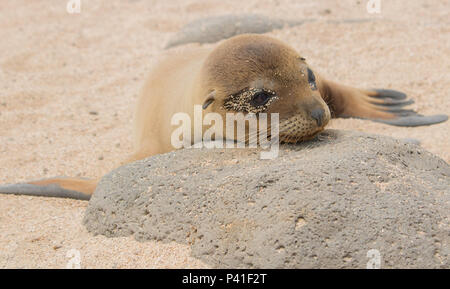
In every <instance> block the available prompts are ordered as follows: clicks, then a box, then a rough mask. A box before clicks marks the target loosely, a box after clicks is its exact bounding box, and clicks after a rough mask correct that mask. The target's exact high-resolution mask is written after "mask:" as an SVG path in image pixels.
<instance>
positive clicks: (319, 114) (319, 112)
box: [311, 108, 325, 126]
mask: <svg viewBox="0 0 450 289" xmlns="http://www.w3.org/2000/svg"><path fill="white" fill-rule="evenodd" d="M324 116H325V110H324V109H323V108H316V109H313V110H312V111H311V117H312V118H313V119H315V120H316V121H317V125H318V126H322V123H323V118H324Z"/></svg>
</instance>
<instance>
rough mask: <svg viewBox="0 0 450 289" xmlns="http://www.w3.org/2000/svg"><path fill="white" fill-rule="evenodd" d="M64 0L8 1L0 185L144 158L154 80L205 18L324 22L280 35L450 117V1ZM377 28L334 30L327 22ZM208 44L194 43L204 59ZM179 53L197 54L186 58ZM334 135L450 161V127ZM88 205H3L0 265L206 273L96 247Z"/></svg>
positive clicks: (355, 79)
mask: <svg viewBox="0 0 450 289" xmlns="http://www.w3.org/2000/svg"><path fill="white" fill-rule="evenodd" d="M428 2H429V1H425V0H423V1H419V0H414V1H408V2H405V1H400V0H397V1H393V0H390V1H383V0H381V4H382V6H381V13H380V14H369V13H367V11H366V3H367V1H363V0H361V1H350V0H344V1H331V0H321V1H298V0H286V1H281V0H278V1H260V0H249V1H235V0H230V1H221V0H208V1H206V0H202V1H198V0H197V1H194V0H187V1H181V0H176V1H162V0H160V1H144V0H140V1H139V0H128V1H119V0H116V1H111V0H108V1H107V0H102V1H100V0H82V10H81V13H80V14H69V13H67V11H66V1H61V0H51V1H50V0H35V1H28V0H4V1H1V2H0V15H1V17H0V39H1V41H0V51H1V53H0V183H15V182H21V181H25V180H33V179H40V178H45V177H52V176H61V175H65V176H81V177H89V178H92V177H98V176H101V175H103V174H105V173H107V172H108V171H110V170H111V169H113V168H114V167H115V166H116V164H117V163H119V161H120V160H122V159H124V158H126V156H127V154H128V153H130V152H131V149H132V133H131V132H132V119H133V110H134V104H135V101H136V98H137V96H138V94H139V91H140V89H141V87H142V85H143V81H144V79H145V76H146V75H147V73H148V72H149V70H150V68H151V66H152V64H153V63H154V62H155V61H156V60H157V59H158V56H160V55H161V53H163V52H164V49H163V47H164V46H165V44H166V43H167V41H168V40H169V39H170V38H171V37H172V36H173V35H174V33H175V32H176V31H177V30H178V29H179V28H180V27H182V25H184V24H186V23H187V22H189V21H191V20H194V19H197V18H199V17H204V16H211V15H221V14H224V13H233V12H236V11H237V10H238V11H240V12H245V13H260V14H265V15H270V16H272V17H286V18H289V19H303V18H316V19H318V21H317V22H314V23H307V24H305V25H302V26H299V27H293V28H284V29H282V30H278V31H274V32H272V33H270V35H273V36H275V37H277V38H279V39H281V40H283V41H285V42H287V43H289V44H291V45H292V46H293V47H295V48H296V49H297V50H298V51H299V52H300V53H301V54H302V55H303V56H305V57H306V58H307V61H308V62H309V63H310V64H311V65H312V66H313V67H314V68H315V69H316V70H317V71H320V72H321V73H322V74H323V75H325V76H326V77H328V78H330V79H333V80H337V81H340V82H343V83H346V84H349V85H354V86H359V87H363V88H364V87H365V88H370V87H383V88H393V89H398V90H401V91H404V92H406V93H407V94H408V95H409V96H410V97H412V98H413V99H415V101H416V103H415V104H413V105H412V106H411V107H412V108H414V109H416V110H418V111H419V112H421V113H423V114H438V113H449V112H450V102H449V101H448V95H447V94H448V91H450V89H449V88H450V77H449V71H450V57H449V51H450V29H449V27H450V20H449V19H450V17H449V16H450V15H449V14H450V9H449V7H448V1H433V5H431V4H428ZM351 18H358V19H361V18H363V19H370V20H371V21H368V22H363V23H353V24H350V23H342V24H333V23H330V22H327V20H337V19H340V20H344V19H351ZM195 46H198V45H197V44H191V45H188V47H195ZM175 49H179V50H182V49H186V46H184V47H179V48H175ZM330 128H337V129H349V130H359V131H366V132H369V133H378V134H383V135H388V136H393V137H396V138H416V139H418V140H420V141H421V143H422V146H423V147H424V148H426V149H427V150H429V151H431V152H433V153H435V154H437V155H438V156H440V157H441V158H443V159H444V160H446V161H447V162H449V161H450V146H449V145H448V144H449V141H450V134H449V129H450V122H446V123H443V124H439V125H434V126H429V127H417V128H400V127H393V126H388V125H383V124H379V123H374V122H369V121H365V120H355V119H337V120H333V121H332V122H331V124H330ZM86 206H87V202H83V201H73V200H58V199H46V198H35V197H20V196H0V267H1V268H65V267H66V265H67V262H68V261H69V260H71V258H70V257H67V256H66V254H67V252H68V251H70V250H71V249H76V250H78V251H79V252H80V255H81V262H80V265H81V267H82V268H130V267H131V268H134V267H149V268H180V267H188V266H189V267H192V268H199V267H205V266H206V265H205V264H204V263H202V262H200V261H198V260H195V259H192V258H190V257H189V248H188V247H186V246H183V245H179V244H174V243H173V244H162V243H158V242H147V243H138V242H136V241H134V240H133V239H132V238H116V239H107V238H105V237H102V236H92V235H90V234H89V233H88V232H87V231H86V230H85V229H84V227H83V226H82V225H81V220H82V217H83V212H84V210H85V208H86Z"/></svg>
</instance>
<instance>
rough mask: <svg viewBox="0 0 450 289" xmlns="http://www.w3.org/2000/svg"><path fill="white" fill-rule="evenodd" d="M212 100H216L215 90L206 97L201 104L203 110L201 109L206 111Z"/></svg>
mask: <svg viewBox="0 0 450 289" xmlns="http://www.w3.org/2000/svg"><path fill="white" fill-rule="evenodd" d="M214 100H216V91H215V90H213V91H211V92H210V93H209V94H208V96H207V97H206V100H205V102H204V103H203V106H202V108H203V109H207V108H208V106H209V105H210V104H211V103H213V102H214Z"/></svg>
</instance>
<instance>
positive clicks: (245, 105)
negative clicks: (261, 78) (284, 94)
mask: <svg viewBox="0 0 450 289" xmlns="http://www.w3.org/2000/svg"><path fill="white" fill-rule="evenodd" d="M259 93H265V94H267V95H269V96H270V97H269V98H268V100H267V101H265V102H264V103H262V104H261V105H258V104H257V103H256V102H255V100H254V97H255V96H257V95H258V94H259ZM278 98H279V97H278V96H277V95H276V94H275V92H274V91H272V90H269V89H257V88H247V89H244V90H242V91H240V92H238V93H235V94H232V95H230V96H229V97H228V98H227V99H226V100H225V101H224V104H223V108H224V109H226V110H230V111H236V112H244V113H260V112H264V111H265V110H267V108H268V107H269V106H270V105H271V104H272V103H273V102H274V101H276V100H277V99H278Z"/></svg>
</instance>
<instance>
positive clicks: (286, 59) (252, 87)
mask: <svg viewBox="0 0 450 289" xmlns="http://www.w3.org/2000/svg"><path fill="white" fill-rule="evenodd" d="M405 98H406V95H405V94H403V93H401V92H397V91H393V90H362V89H358V88H353V87H349V86H345V85H341V84H338V83H335V82H331V81H328V80H326V79H324V78H323V77H321V76H320V75H319V74H317V73H316V72H315V70H314V69H312V68H311V67H310V66H309V65H308V64H307V62H306V60H305V58H303V57H302V56H300V55H299V54H298V53H297V52H296V51H295V50H294V49H293V48H291V47H289V46H288V45H287V44H284V43H283V42H281V41H279V40H277V39H274V38H271V37H268V36H263V35H256V34H247V35H239V36H235V37H233V38H230V39H228V40H225V41H223V42H222V43H221V44H219V45H218V46H216V47H215V48H213V49H197V50H193V51H187V52H184V53H182V54H178V55H171V56H169V57H167V58H166V59H165V60H163V61H162V62H161V63H160V64H159V65H158V66H157V67H156V68H155V69H154V70H153V72H152V74H151V75H150V77H149V79H148V80H147V82H146V84H145V86H144V89H143V91H142V94H141V96H140V99H139V101H138V105H137V111H136V115H135V127H134V128H135V134H134V136H135V153H134V154H133V155H132V156H131V157H130V158H129V159H127V160H126V161H125V162H123V163H122V164H124V163H127V162H132V161H135V160H139V159H143V158H146V157H149V156H152V155H155V154H162V153H166V152H169V151H172V150H174V148H173V146H172V144H171V134H172V132H173V130H174V129H175V128H174V127H173V126H172V125H171V118H172V116H173V115H174V114H176V113H179V112H183V113H186V114H188V115H189V116H191V119H193V113H194V109H193V108H194V105H202V107H203V109H204V112H215V113H219V114H220V115H221V116H222V117H223V118H224V119H225V114H226V113H230V112H242V113H244V114H247V113H255V114H258V113H261V112H265V113H268V114H270V113H279V121H280V126H279V130H280V133H279V137H280V140H281V141H282V142H298V141H302V140H305V139H310V138H312V137H313V136H315V135H316V134H317V133H318V132H320V131H322V130H323V129H324V127H325V126H326V125H327V123H328V121H329V120H330V118H331V117H358V118H368V119H373V120H376V121H382V122H386V123H389V124H393V125H403V126H411V125H429V124H433V123H438V122H442V121H445V120H446V119H447V117H446V116H442V115H441V116H432V117H425V116H420V115H417V114H416V113H415V112H414V111H411V110H404V109H402V107H403V106H405V105H408V104H410V103H411V101H409V100H404V99H405ZM192 125H193V124H192ZM206 129H207V128H205V127H204V126H203V130H206ZM191 131H193V128H192V130H191ZM224 131H225V130H224ZM223 136H224V137H225V138H228V139H234V138H235V135H234V134H233V135H230V136H226V135H223ZM216 137H219V138H220V136H216ZM192 140H193V141H192V142H196V141H199V139H194V138H192ZM200 140H201V139H200ZM97 181H98V180H82V179H74V178H65V179H62V178H55V179H47V180H41V181H36V182H30V183H28V184H15V185H7V186H3V187H0V192H2V193H11V194H26V195H39V196H51V197H69V198H76V199H89V198H90V196H91V194H92V193H93V192H94V190H95V187H96V184H97Z"/></svg>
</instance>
